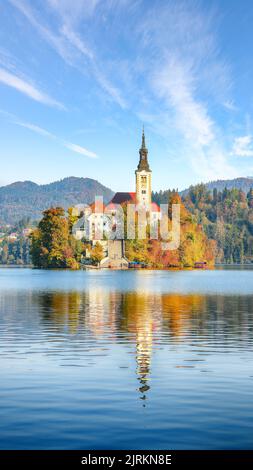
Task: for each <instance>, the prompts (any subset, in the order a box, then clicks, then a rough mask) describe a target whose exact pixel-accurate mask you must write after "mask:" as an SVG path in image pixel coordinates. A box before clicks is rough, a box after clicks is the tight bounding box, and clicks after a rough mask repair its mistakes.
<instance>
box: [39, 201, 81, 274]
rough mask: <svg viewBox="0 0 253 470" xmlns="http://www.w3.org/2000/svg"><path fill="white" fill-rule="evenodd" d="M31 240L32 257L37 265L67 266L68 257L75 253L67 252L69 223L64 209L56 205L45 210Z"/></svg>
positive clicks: (43, 266) (40, 266)
mask: <svg viewBox="0 0 253 470" xmlns="http://www.w3.org/2000/svg"><path fill="white" fill-rule="evenodd" d="M31 242H32V246H31V257H32V262H33V264H34V265H35V266H36V267H39V268H64V267H67V265H68V263H67V257H70V258H71V257H72V256H73V253H72V252H71V253H70V252H67V250H68V248H69V225H68V221H67V220H66V218H65V217H64V209H62V208H61V207H56V208H51V209H47V210H46V211H44V212H43V218H42V220H41V221H40V222H39V225H38V228H37V229H36V230H34V231H33V233H32V236H31ZM66 253H67V255H66ZM71 255H72V256H71Z"/></svg>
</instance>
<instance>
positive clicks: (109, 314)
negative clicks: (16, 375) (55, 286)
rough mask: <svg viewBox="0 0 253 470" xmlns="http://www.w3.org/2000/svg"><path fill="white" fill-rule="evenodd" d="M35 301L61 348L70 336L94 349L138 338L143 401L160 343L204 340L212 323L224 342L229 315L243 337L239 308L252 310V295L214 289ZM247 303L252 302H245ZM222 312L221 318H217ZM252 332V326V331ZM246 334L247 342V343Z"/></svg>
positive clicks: (51, 296)
mask: <svg viewBox="0 0 253 470" xmlns="http://www.w3.org/2000/svg"><path fill="white" fill-rule="evenodd" d="M34 301H35V302H36V303H37V306H38V304H39V311H40V318H41V320H42V322H43V325H44V327H45V330H46V331H47V332H48V335H49V338H48V340H49V341H50V342H54V341H55V342H56V343H57V348H60V347H64V346H65V345H66V341H67V342H68V347H70V346H71V347H73V345H75V348H83V347H84V346H85V347H86V348H88V350H89V351H91V353H92V351H94V350H95V349H96V348H100V350H101V344H102V345H103V346H104V345H108V344H110V345H113V344H115V343H120V344H121V345H123V346H125V345H127V344H129V343H130V344H133V345H134V348H135V361H136V365H135V371H136V375H137V379H138V382H139V384H138V390H139V392H140V398H141V400H143V402H144V403H145V401H146V399H147V396H148V395H149V394H150V383H151V378H152V369H151V362H152V355H153V354H155V352H156V348H158V347H159V348H160V347H163V345H164V344H167V345H168V344H174V343H177V344H179V345H180V343H187V342H189V341H192V340H194V338H196V337H197V338H198V341H199V340H200V339H201V338H202V341H203V343H202V344H203V345H205V343H206V340H207V338H210V337H211V336H212V332H213V328H216V329H217V328H218V329H219V337H220V338H221V337H222V338H223V339H222V341H224V344H225V343H226V341H229V338H228V337H227V332H226V331H227V327H226V321H229V322H230V324H229V330H230V332H233V333H234V336H235V340H237V341H239V340H240V337H241V336H242V335H245V334H246V329H244V330H242V329H241V324H244V325H245V323H246V319H245V318H243V319H242V318H241V313H240V312H251V311H252V310H253V301H252V297H250V296H248V297H244V298H242V297H235V296H234V297H233V299H232V300H231V297H228V298H227V297H224V296H215V295H212V296H204V295H195V294H194V295H191V294H189V295H180V294H163V293H161V294H158V293H153V294H151V293H148V292H146V291H145V292H141V291H136V292H119V291H108V290H105V289H93V290H89V291H88V292H81V291H71V292H51V293H48V292H47V293H46V294H43V293H39V294H36V296H35V298H34V297H33V298H32V303H34ZM230 302H233V311H234V312H235V314H234V315H233V316H232V317H231V315H227V316H226V311H227V310H229V309H230ZM235 303H236V304H237V307H236V306H235ZM242 303H246V304H247V305H244V306H243V305H242ZM33 308H34V306H33ZM218 315H220V316H221V319H222V321H221V322H217V316H218ZM244 315H245V313H244ZM226 318H229V320H226ZM249 321H251V320H250V319H249ZM45 325H46V326H45ZM249 332H251V330H250V329H249V330H248V333H247V334H249ZM59 333H61V335H60V336H59ZM250 335H251V333H250ZM216 336H217V335H216ZM59 338H60V339H59ZM245 339H246V338H245V337H244V344H247V342H245ZM249 341H251V338H250V337H249ZM102 350H103V354H108V349H107V352H106V351H105V350H104V349H102ZM168 354H169V353H168ZM91 355H92V354H91ZM168 359H169V357H168Z"/></svg>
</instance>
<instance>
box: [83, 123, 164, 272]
mask: <svg viewBox="0 0 253 470" xmlns="http://www.w3.org/2000/svg"><path fill="white" fill-rule="evenodd" d="M116 204H117V205H123V204H134V205H135V207H136V209H137V207H141V208H142V209H145V211H146V213H147V215H148V218H149V220H150V224H151V225H152V224H158V220H159V219H160V210H159V206H158V205H157V204H156V203H154V202H152V170H151V169H150V166H149V162H148V149H147V147H146V142H145V133H144V129H143V131H142V143H141V148H140V150H139V163H138V166H137V169H136V170H135V192H117V193H115V195H114V196H113V198H112V200H111V201H110V202H109V204H108V205H107V206H106V214H105V213H104V209H105V206H104V205H103V204H98V205H96V208H95V204H92V205H91V206H89V207H88V208H86V209H85V210H84V212H85V211H86V215H87V217H85V218H84V219H85V221H86V222H85V223H84V224H83V225H82V226H78V227H77V229H76V230H75V233H74V234H75V237H76V238H78V239H82V238H85V239H86V240H89V241H90V243H91V245H93V246H94V245H95V244H96V243H97V242H98V241H99V243H100V244H101V245H102V246H103V250H104V258H103V259H102V261H101V262H100V267H104V268H106V267H107V268H108V267H111V268H127V267H128V260H127V259H126V258H125V255H124V252H125V250H124V243H125V242H124V240H123V239H122V240H119V239H115V240H111V239H110V240H108V239H107V240H105V239H104V238H103V239H102V238H101V240H98V239H97V237H96V229H97V228H99V229H100V230H103V232H104V233H105V234H106V231H107V227H108V226H109V225H110V223H109V217H108V214H109V213H111V214H112V215H113V212H114V213H115V207H116V206H115V205H116ZM95 209H96V210H95ZM105 238H106V237H105ZM88 256H89V253H87V257H88Z"/></svg>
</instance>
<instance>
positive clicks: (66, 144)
mask: <svg viewBox="0 0 253 470" xmlns="http://www.w3.org/2000/svg"><path fill="white" fill-rule="evenodd" d="M0 113H1V114H2V115H4V116H5V117H6V118H8V120H9V121H10V122H12V123H13V124H15V125H17V126H20V127H24V128H26V129H29V130H30V131H32V132H35V133H36V134H39V135H41V136H43V137H47V138H49V139H52V140H55V141H56V142H58V143H59V144H60V145H63V147H65V148H66V149H68V150H71V152H74V153H77V154H79V155H83V156H85V157H88V158H98V155H97V154H96V153H95V152H92V151H91V150H88V149H87V148H85V147H83V146H81V145H78V144H73V143H71V142H67V141H65V140H63V139H61V138H60V137H57V136H56V135H55V134H53V133H52V132H49V131H48V130H46V129H44V128H43V127H40V126H37V125H36V124H33V123H30V122H26V121H22V120H20V119H19V118H18V117H17V116H15V115H14V114H12V113H9V112H6V111H4V110H2V109H0Z"/></svg>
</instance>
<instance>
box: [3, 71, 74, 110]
mask: <svg viewBox="0 0 253 470" xmlns="http://www.w3.org/2000/svg"><path fill="white" fill-rule="evenodd" d="M0 82H1V83H3V84H4V85H7V86H9V87H12V88H15V89H16V90H18V91H19V92H20V93H23V94H24V95H26V96H29V98H31V99H33V100H35V101H38V102H39V103H43V104H46V105H48V106H53V107H55V108H59V109H65V107H64V105H63V104H62V103H59V101H56V100H54V99H53V98H51V97H50V96H48V95H47V94H46V93H44V92H42V91H41V90H39V89H38V88H37V87H35V86H34V85H33V84H31V82H30V81H28V80H24V79H23V78H21V77H19V76H17V75H14V74H13V73H10V72H8V71H7V70H4V69H3V68H0Z"/></svg>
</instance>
